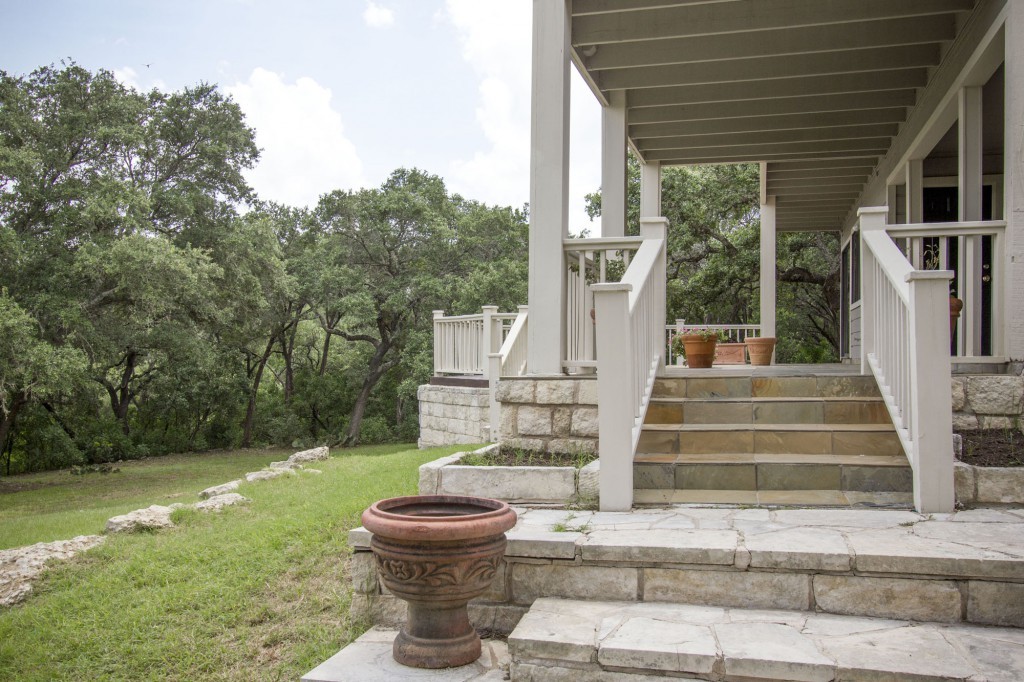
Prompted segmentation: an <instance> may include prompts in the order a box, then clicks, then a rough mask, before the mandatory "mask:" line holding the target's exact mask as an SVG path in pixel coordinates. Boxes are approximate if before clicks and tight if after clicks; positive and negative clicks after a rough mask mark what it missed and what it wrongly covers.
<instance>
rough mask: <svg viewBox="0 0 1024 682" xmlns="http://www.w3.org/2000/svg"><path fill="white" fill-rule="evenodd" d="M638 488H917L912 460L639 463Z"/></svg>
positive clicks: (635, 469)
mask: <svg viewBox="0 0 1024 682" xmlns="http://www.w3.org/2000/svg"><path fill="white" fill-rule="evenodd" d="M633 487H634V489H636V490H844V491H856V492H911V491H913V472H912V470H911V469H910V467H909V466H903V467H895V466H893V467H879V466H850V465H828V464H773V463H757V464H635V465H634V466H633Z"/></svg>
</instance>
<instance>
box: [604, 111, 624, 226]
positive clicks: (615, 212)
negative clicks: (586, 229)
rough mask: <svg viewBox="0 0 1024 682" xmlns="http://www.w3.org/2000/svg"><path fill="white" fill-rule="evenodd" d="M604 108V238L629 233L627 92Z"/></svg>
mask: <svg viewBox="0 0 1024 682" xmlns="http://www.w3.org/2000/svg"><path fill="white" fill-rule="evenodd" d="M608 99H609V104H608V106H606V107H602V108H601V236H602V237H622V236H624V235H625V234H626V93H624V92H621V91H617V92H612V93H609V96H608Z"/></svg>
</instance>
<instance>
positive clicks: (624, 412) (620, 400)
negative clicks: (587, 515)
mask: <svg viewBox="0 0 1024 682" xmlns="http://www.w3.org/2000/svg"><path fill="white" fill-rule="evenodd" d="M590 288H591V290H592V291H593V292H594V311H595V315H596V319H597V320H598V323H597V413H598V415H599V417H600V419H599V420H598V422H599V425H600V426H599V429H598V452H599V455H600V458H601V480H600V506H601V511H628V510H629V509H630V508H632V506H633V405H632V404H631V400H632V395H633V389H632V387H633V376H632V375H633V362H632V357H633V353H634V352H635V351H636V349H634V348H633V342H632V334H631V333H630V325H629V294H630V292H631V291H633V285H632V284H623V283H621V282H617V283H607V284H592V285H591V287H590Z"/></svg>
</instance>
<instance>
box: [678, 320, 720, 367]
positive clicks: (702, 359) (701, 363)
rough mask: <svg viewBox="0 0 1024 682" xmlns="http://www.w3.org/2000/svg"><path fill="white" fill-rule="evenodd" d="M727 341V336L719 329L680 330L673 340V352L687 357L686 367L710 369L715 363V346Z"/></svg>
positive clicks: (694, 328)
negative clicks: (678, 349)
mask: <svg viewBox="0 0 1024 682" xmlns="http://www.w3.org/2000/svg"><path fill="white" fill-rule="evenodd" d="M724 340H725V334H723V333H722V332H721V331H720V330H718V329H709V328H707V327H690V328H687V329H680V330H679V333H678V334H676V335H675V337H673V338H672V351H673V352H676V353H678V352H679V351H677V350H676V349H677V348H680V347H681V348H680V350H681V351H682V355H683V356H685V357H686V365H687V367H691V368H695V369H697V368H704V369H706V368H708V367H711V365H712V364H713V363H714V361H715V346H716V345H718V342H719V341H724Z"/></svg>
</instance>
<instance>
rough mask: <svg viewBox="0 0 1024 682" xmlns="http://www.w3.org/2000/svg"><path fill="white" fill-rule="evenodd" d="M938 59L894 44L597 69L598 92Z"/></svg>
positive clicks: (930, 49)
mask: <svg viewBox="0 0 1024 682" xmlns="http://www.w3.org/2000/svg"><path fill="white" fill-rule="evenodd" d="M938 63H939V46H938V45H935V44H925V45H897V46H895V47H873V48H868V49H863V50H844V51H841V52H825V53H821V54H809V55H804V54H801V55H791V54H785V55H779V56H769V57H756V58H752V59H729V60H723V61H718V62H698V63H691V64H666V65H664V66H639V67H631V68H628V69H609V70H606V71H599V72H594V73H595V80H596V81H597V83H598V85H599V86H600V87H601V89H602V90H620V89H624V88H629V89H631V90H632V89H634V88H657V87H664V86H670V85H698V84H701V83H725V82H731V81H754V80H761V79H771V78H794V77H803V76H820V75H835V74H840V73H863V72H867V71H888V70H893V69H909V68H914V67H929V66H935V65H936V64H938Z"/></svg>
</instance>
